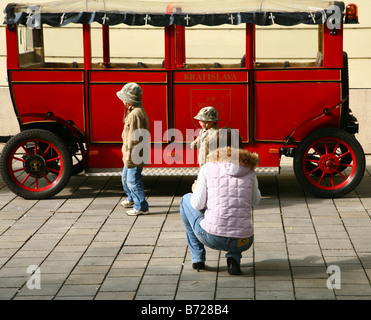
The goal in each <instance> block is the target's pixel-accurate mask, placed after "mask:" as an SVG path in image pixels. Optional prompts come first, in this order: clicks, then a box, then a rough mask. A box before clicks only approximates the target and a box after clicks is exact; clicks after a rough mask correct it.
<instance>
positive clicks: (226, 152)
mask: <svg viewBox="0 0 371 320" xmlns="http://www.w3.org/2000/svg"><path fill="white" fill-rule="evenodd" d="M207 161H208V162H226V163H233V164H236V165H241V166H244V167H247V168H250V169H256V167H257V166H258V164H259V162H260V158H259V155H258V154H257V153H251V152H249V151H247V150H244V149H232V148H230V147H227V148H222V149H217V150H214V151H212V152H210V154H209V155H208V157H207Z"/></svg>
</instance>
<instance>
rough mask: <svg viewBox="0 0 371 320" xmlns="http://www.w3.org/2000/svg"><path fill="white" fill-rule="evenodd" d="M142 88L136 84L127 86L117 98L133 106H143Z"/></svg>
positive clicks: (118, 93) (132, 83)
mask: <svg viewBox="0 0 371 320" xmlns="http://www.w3.org/2000/svg"><path fill="white" fill-rule="evenodd" d="M142 95H143V90H142V88H141V87H140V86H139V85H138V84H137V83H134V82H130V83H128V84H126V85H125V86H124V87H123V88H122V89H121V90H120V91H119V92H117V96H118V97H119V98H120V99H121V100H122V101H124V102H127V103H130V104H132V105H133V106H141V105H142V103H143V102H142Z"/></svg>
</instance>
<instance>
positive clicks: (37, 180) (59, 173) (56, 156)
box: [0, 129, 72, 199]
mask: <svg viewBox="0 0 371 320" xmlns="http://www.w3.org/2000/svg"><path fill="white" fill-rule="evenodd" d="M71 171H72V160H71V155H70V153H69V151H68V148H67V147H66V145H65V143H64V142H63V141H62V140H61V139H60V138H59V137H58V136H57V135H55V134H54V133H52V132H49V131H47V130H41V129H31V130H26V131H23V132H21V133H19V134H17V135H16V136H14V137H13V138H12V139H10V140H9V141H8V143H7V144H6V145H5V147H4V149H3V151H2V153H1V158H0V172H1V176H2V178H3V180H4V182H5V184H6V185H7V187H8V188H9V189H10V190H11V191H13V192H14V193H15V194H16V195H18V196H20V197H22V198H25V199H46V198H50V197H52V196H54V195H56V194H57V193H58V192H60V191H61V190H62V189H63V188H64V187H65V186H66V184H67V183H68V181H69V179H70V177H71Z"/></svg>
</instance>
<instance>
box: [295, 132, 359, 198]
mask: <svg viewBox="0 0 371 320" xmlns="http://www.w3.org/2000/svg"><path fill="white" fill-rule="evenodd" d="M365 164H366V160H365V154H364V151H363V149H362V147H361V145H360V144H359V142H358V141H357V140H356V138H355V137H354V136H353V135H351V134H350V133H348V132H346V131H344V130H341V129H336V128H323V129H319V130H317V131H314V132H313V133H311V134H309V135H308V136H307V137H306V138H305V139H304V140H303V141H302V142H301V143H300V145H299V146H298V148H297V149H296V152H295V157H294V172H295V176H296V178H297V180H298V182H299V183H300V184H301V186H302V187H303V188H304V189H305V190H306V191H308V192H310V193H311V194H313V195H315V196H318V197H321V198H339V197H342V196H344V195H346V194H347V193H349V192H351V191H352V190H354V189H355V188H356V187H357V186H358V184H359V183H360V182H361V180H362V178H363V175H364V172H365Z"/></svg>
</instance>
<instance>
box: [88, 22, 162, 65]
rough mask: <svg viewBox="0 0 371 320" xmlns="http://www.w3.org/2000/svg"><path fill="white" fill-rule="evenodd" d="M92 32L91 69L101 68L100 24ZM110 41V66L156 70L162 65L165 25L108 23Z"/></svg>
mask: <svg viewBox="0 0 371 320" xmlns="http://www.w3.org/2000/svg"><path fill="white" fill-rule="evenodd" d="M93 32H94V33H92V42H93V46H92V54H93V68H103V58H102V57H103V41H102V27H101V26H99V27H98V28H95V27H94V30H93ZM98 33H99V34H100V35H99V36H98ZM109 42H110V46H109V47H110V67H111V68H125V69H126V68H140V69H154V68H156V69H157V68H163V67H164V59H165V33H164V28H156V27H152V26H149V25H148V26H145V27H144V26H143V27H132V26H127V25H124V24H121V25H117V26H110V28H109Z"/></svg>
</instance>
